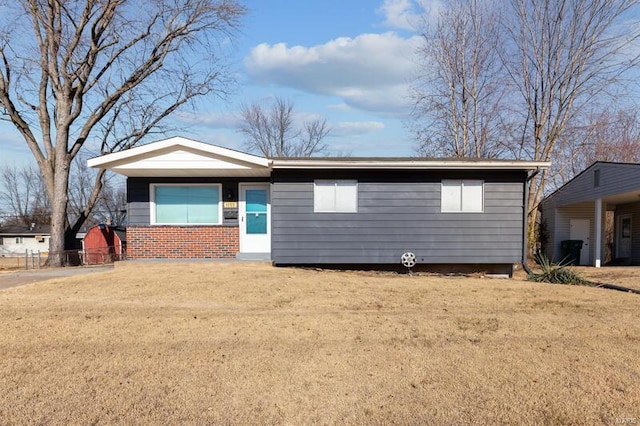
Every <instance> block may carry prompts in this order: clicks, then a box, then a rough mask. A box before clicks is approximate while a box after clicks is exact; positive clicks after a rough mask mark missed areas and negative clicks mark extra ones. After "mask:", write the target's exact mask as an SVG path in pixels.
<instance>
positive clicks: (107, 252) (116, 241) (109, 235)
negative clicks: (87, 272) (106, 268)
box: [82, 223, 127, 265]
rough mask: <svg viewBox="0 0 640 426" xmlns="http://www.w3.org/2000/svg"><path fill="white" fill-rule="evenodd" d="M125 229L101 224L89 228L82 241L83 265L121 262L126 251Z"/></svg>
mask: <svg viewBox="0 0 640 426" xmlns="http://www.w3.org/2000/svg"><path fill="white" fill-rule="evenodd" d="M126 231H127V229H126V228H125V227H123V226H111V225H109V224H104V223H101V224H100V225H96V226H94V227H92V228H90V229H89V230H88V231H87V235H85V237H84V239H83V240H82V249H83V252H84V263H85V264H90V265H94V264H100V263H111V262H113V261H115V260H121V259H122V258H123V257H124V255H125V253H126V250H127V234H126Z"/></svg>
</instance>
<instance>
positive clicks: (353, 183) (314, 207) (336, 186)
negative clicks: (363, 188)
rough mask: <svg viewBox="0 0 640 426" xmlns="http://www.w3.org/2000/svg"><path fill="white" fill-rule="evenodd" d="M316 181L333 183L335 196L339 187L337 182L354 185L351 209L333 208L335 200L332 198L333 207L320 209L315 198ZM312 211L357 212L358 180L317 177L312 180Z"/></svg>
mask: <svg viewBox="0 0 640 426" xmlns="http://www.w3.org/2000/svg"><path fill="white" fill-rule="evenodd" d="M318 183H323V184H325V185H326V184H330V183H333V186H334V189H335V190H334V197H337V195H338V193H337V188H339V186H338V184H339V183H341V184H352V185H353V186H354V187H355V197H356V199H355V203H354V209H353V210H338V209H337V208H335V204H336V203H335V200H334V208H333V209H320V207H319V206H318V203H317V200H316V197H317V195H316V188H317V186H318ZM313 212H314V213H357V212H358V181H357V180H353V179H317V180H315V181H313Z"/></svg>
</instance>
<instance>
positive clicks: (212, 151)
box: [87, 137, 550, 177]
mask: <svg viewBox="0 0 640 426" xmlns="http://www.w3.org/2000/svg"><path fill="white" fill-rule="evenodd" d="M87 165H88V166H89V167H95V168H104V169H109V170H112V171H114V172H116V173H120V174H123V175H125V176H129V177H133V176H139V177H154V176H157V177H203V176H207V177H209V176H211V177H223V176H228V177H237V176H244V177H255V176H262V177H267V176H269V175H270V173H271V170H273V169H460V170H483V169H486V170H537V169H544V168H548V167H549V166H550V163H549V162H541V161H518V160H496V159H465V158H462V159H460V158H457V159H443V158H418V157H415V158H412V157H400V158H398V157H325V158H319V157H310V158H270V159H267V158H263V157H258V156H255V155H252V154H247V153H243V152H240V151H235V150H231V149H227V148H222V147H219V146H215V145H210V144H206V143H202V142H197V141H193V140H190V139H186V138H181V137H174V138H169V139H164V140H161V141H158V142H153V143H150V144H147V145H142V146H138V147H135V148H131V149H127V150H124V151H120V152H116V153H112V154H107V155H104V156H101V157H97V158H92V159H90V160H89V161H88V162H87Z"/></svg>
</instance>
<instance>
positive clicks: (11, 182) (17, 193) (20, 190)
mask: <svg viewBox="0 0 640 426" xmlns="http://www.w3.org/2000/svg"><path fill="white" fill-rule="evenodd" d="M0 176H1V178H2V185H1V186H0V200H2V202H3V203H4V205H5V206H6V212H5V214H6V220H5V223H6V224H12V225H29V224H31V223H38V224H49V221H50V214H51V210H50V208H49V204H48V202H47V198H46V197H45V196H44V192H45V188H44V182H43V181H42V178H41V177H40V173H39V172H38V169H37V167H35V166H33V165H31V166H24V167H10V166H6V167H4V168H3V169H2V171H1V172H0Z"/></svg>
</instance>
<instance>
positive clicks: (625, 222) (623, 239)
mask: <svg viewBox="0 0 640 426" xmlns="http://www.w3.org/2000/svg"><path fill="white" fill-rule="evenodd" d="M617 257H619V258H621V259H624V258H629V257H631V215H630V214H623V215H620V217H619V218H618V254H617Z"/></svg>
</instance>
